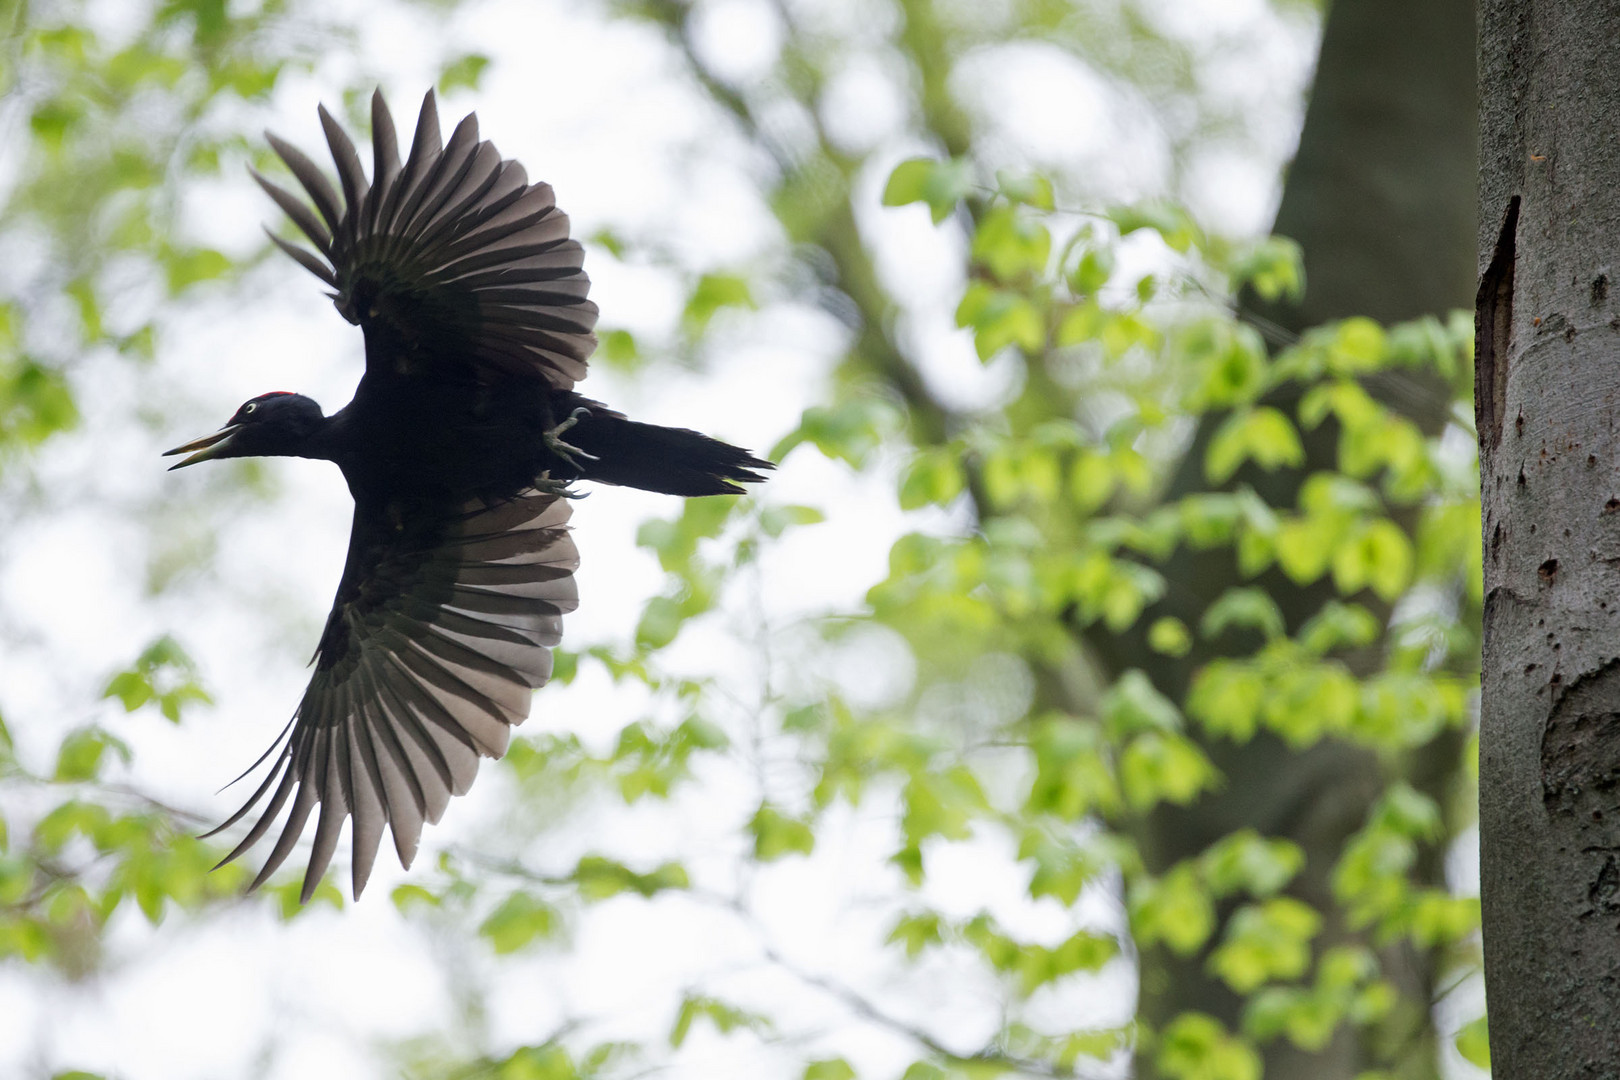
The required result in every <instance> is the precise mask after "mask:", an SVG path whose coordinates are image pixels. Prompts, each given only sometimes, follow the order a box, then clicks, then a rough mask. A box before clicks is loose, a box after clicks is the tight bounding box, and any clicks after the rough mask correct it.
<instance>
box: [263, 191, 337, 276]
mask: <svg viewBox="0 0 1620 1080" xmlns="http://www.w3.org/2000/svg"><path fill="white" fill-rule="evenodd" d="M248 172H249V173H251V174H252V176H253V179H254V180H255V181H256V182H257V183H258V185H259V187H261V188H263V189H264V193H265V194H266V195H268V196H270V198H272V199H274V200H275V203H276V205H277V206H279V207H281V209H282V212H283V213H285V214H286V215H287V216H288V217H290V218H292V222H293V224H294V225H297V226H298V231H299V232H302V233H303V234H304V235H305V236H307V237H309V239H310V243H312V244H314V245H315V246H316V247H317V248H319V249H320V251H321V254H322V255H325V256H326V257H327V258H328V259H330V258H331V257H332V234H331V232H330V231H328V229H327V228H326V226H325V225H322V224H321V221H320V218H317V217H316V216H315V214H314V212H313V211H311V210H310V208H309V206H308V205H306V204H305V203H304V202H303V201H302V200H301V199H299V198H298V196H296V195H294V194H293V193H292V192H290V191H288V190H287V189H286V188H284V187H282V186H281V185H280V184H278V183H276V182H275V181H273V180H271V179H269V178H268V177H266V176H265V175H264V174H263V173H261V172H259V170H258V169H249V170H248Z"/></svg>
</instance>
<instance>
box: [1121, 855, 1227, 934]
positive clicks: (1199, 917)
mask: <svg viewBox="0 0 1620 1080" xmlns="http://www.w3.org/2000/svg"><path fill="white" fill-rule="evenodd" d="M1129 912H1130V920H1131V935H1132V937H1133V938H1134V939H1135V940H1136V942H1137V944H1138V945H1139V946H1141V947H1144V948H1145V947H1148V946H1151V945H1155V944H1158V943H1161V942H1162V943H1163V944H1164V945H1165V947H1167V948H1168V949H1170V951H1171V952H1174V953H1175V954H1176V955H1178V956H1192V955H1193V954H1194V953H1196V952H1198V950H1200V949H1202V948H1203V947H1204V942H1206V941H1208V940H1209V935H1210V934H1212V933H1213V932H1214V931H1215V904H1214V899H1213V897H1212V896H1211V895H1210V891H1209V889H1207V888H1206V887H1205V886H1204V884H1203V883H1202V882H1201V881H1200V880H1199V878H1198V874H1197V871H1196V868H1195V867H1194V866H1192V865H1190V864H1187V863H1182V864H1179V865H1177V866H1174V867H1172V868H1171V869H1170V870H1169V871H1168V872H1167V873H1165V874H1164V876H1163V877H1160V878H1158V879H1153V878H1142V879H1140V880H1138V881H1136V882H1134V883H1133V884H1132V885H1131V890H1130V903H1129Z"/></svg>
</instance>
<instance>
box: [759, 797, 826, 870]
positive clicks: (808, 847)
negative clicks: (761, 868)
mask: <svg viewBox="0 0 1620 1080" xmlns="http://www.w3.org/2000/svg"><path fill="white" fill-rule="evenodd" d="M748 831H749V832H750V833H752V834H753V837H754V857H755V858H757V859H759V860H760V861H762V862H771V861H773V860H775V859H780V858H781V857H782V856H784V855H808V854H810V852H811V851H813V850H814V849H815V846H816V834H815V832H814V831H813V830H812V829H811V827H810V825H809V823H808V822H804V821H800V820H799V819H797V818H791V817H788V816H786V815H785V814H783V813H782V812H781V811H779V810H777V809H776V808H775V807H773V806H771V805H770V804H769V803H761V804H760V807H759V809H758V810H756V811H754V816H753V818H751V819H750V820H749V822H748Z"/></svg>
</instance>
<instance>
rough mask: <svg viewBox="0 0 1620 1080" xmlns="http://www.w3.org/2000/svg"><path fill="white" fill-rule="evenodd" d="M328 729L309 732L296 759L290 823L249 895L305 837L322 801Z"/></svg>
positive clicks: (278, 839)
mask: <svg viewBox="0 0 1620 1080" xmlns="http://www.w3.org/2000/svg"><path fill="white" fill-rule="evenodd" d="M326 739H327V729H326V728H325V727H324V726H318V727H316V728H314V730H313V731H311V732H310V738H309V740H308V741H307V742H306V743H305V747H307V753H304V754H300V755H298V758H299V759H301V760H294V762H293V764H292V768H291V770H290V773H291V774H293V775H296V776H297V778H298V794H297V795H295V796H294V797H293V804H292V809H291V810H289V811H287V823H286V824H285V825H283V826H282V829H281V835H280V836H278V837H276V846H275V847H274V848H273V849H271V852H270V857H269V858H267V859H265V861H264V865H263V866H262V867H260V868H259V873H258V875H257V876H256V877H255V878H254V879H253V880H252V881H251V882H250V883H249V884H248V892H253V891H254V890H255V889H257V888H258V887H259V886H260V885H263V884H264V883H265V882H266V881H268V880H270V875H271V874H274V873H275V872H276V871H277V870H279V869H281V864H282V863H284V862H286V861H287V856H288V855H290V854H292V849H293V846H294V845H295V844H297V843H298V838H299V837H300V836H302V835H303V832H304V825H305V823H306V822H308V821H309V812H310V811H311V810H313V809H314V808H315V803H316V801H317V800H318V799H319V798H320V789H321V784H320V781H321V779H322V778H321V777H320V776H319V775H318V773H319V771H320V766H321V764H322V763H323V762H324V761H325V760H326V747H325V745H324V743H325V742H326ZM278 794H279V793H278Z"/></svg>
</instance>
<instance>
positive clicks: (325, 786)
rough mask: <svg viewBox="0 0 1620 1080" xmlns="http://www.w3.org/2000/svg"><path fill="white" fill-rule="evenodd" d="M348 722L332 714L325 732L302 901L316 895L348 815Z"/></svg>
mask: <svg viewBox="0 0 1620 1080" xmlns="http://www.w3.org/2000/svg"><path fill="white" fill-rule="evenodd" d="M336 704H337V708H336V709H334V712H337V713H340V714H341V713H343V712H344V711H345V710H344V709H343V708H342V706H343V702H342V700H341V698H340V700H339V701H338V702H337V703H336ZM348 722H349V718H348V716H347V715H340V716H337V717H334V718H330V719H329V720H328V722H327V727H326V728H325V730H324V732H323V734H325V735H326V751H325V753H323V754H322V755H321V760H320V769H319V774H318V775H319V791H320V804H321V815H320V818H319V819H318V820H317V821H316V823H315V843H314V845H313V846H312V847H311V849H310V853H309V863H308V865H307V866H306V868H305V870H304V885H303V888H302V889H300V890H299V893H298V902H299V903H300V904H307V903H309V898H310V897H311V896H314V895H315V888H316V886H318V885H319V884H320V883H321V878H322V877H323V876H325V874H326V868H327V866H329V865H330V864H331V862H332V854H333V853H334V852H335V851H337V845H338V834H339V833H341V832H342V830H343V819H344V818H346V817H348V816H349V806H348V800H347V799H346V798H345V797H344V794H345V793H344V790H343V788H344V785H345V784H346V783H347V781H348V778H349V740H348V737H347V736H346V735H345V733H344V728H346V727H347V726H348ZM300 831H302V830H300Z"/></svg>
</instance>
